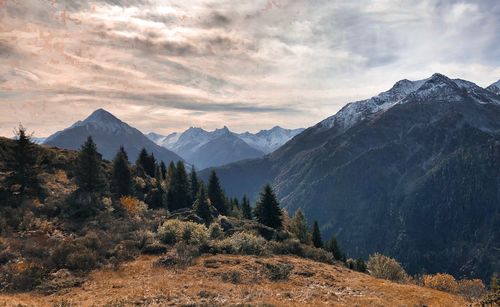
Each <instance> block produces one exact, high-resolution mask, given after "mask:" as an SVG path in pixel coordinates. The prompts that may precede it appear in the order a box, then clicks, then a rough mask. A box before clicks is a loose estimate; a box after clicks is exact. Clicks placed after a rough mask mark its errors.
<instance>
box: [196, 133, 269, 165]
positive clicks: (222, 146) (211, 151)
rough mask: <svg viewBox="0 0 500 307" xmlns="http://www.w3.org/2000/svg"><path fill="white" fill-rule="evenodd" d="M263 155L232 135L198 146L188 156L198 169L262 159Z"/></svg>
mask: <svg viewBox="0 0 500 307" xmlns="http://www.w3.org/2000/svg"><path fill="white" fill-rule="evenodd" d="M263 155H264V153H263V152H262V151H259V150H257V149H255V148H252V147H250V145H248V144H247V143H245V142H244V141H242V140H241V139H240V138H238V137H237V136H235V135H233V134H228V135H223V136H220V137H218V138H216V139H213V140H211V141H209V142H207V143H206V144H204V145H202V146H200V147H199V148H198V149H197V150H196V152H194V153H193V154H192V155H190V156H189V160H188V161H192V162H193V163H194V164H195V165H196V166H197V167H199V168H200V169H204V168H207V167H211V166H220V165H224V164H228V163H231V162H234V161H240V160H245V159H251V158H258V157H262V156H263Z"/></svg>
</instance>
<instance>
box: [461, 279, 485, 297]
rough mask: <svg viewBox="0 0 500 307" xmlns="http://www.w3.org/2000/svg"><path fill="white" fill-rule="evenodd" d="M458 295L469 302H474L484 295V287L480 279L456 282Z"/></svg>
mask: <svg viewBox="0 0 500 307" xmlns="http://www.w3.org/2000/svg"><path fill="white" fill-rule="evenodd" d="M458 293H459V294H460V295H462V296H463V297H465V298H467V299H469V300H475V299H478V298H481V297H482V296H483V295H485V294H486V287H485V286H484V284H483V282H482V281H481V280H480V279H462V280H459V281H458Z"/></svg>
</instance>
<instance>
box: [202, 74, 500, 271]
mask: <svg viewBox="0 0 500 307" xmlns="http://www.w3.org/2000/svg"><path fill="white" fill-rule="evenodd" d="M499 84H500V83H499V82H497V83H495V84H492V85H491V86H489V87H487V88H486V89H483V88H481V87H479V86H477V85H476V84H474V83H472V82H469V81H466V80H461V79H450V78H448V77H446V76H444V75H441V74H434V75H432V76H431V77H430V78H427V79H424V80H419V81H410V80H401V81H399V82H397V83H396V84H394V86H393V87H392V88H391V89H389V90H388V91H386V92H383V93H380V94H379V95H377V96H375V97H372V98H370V99H366V100H362V101H357V102H353V103H350V104H347V105H346V106H345V107H344V108H342V109H341V110H340V111H339V112H337V113H336V114H335V115H333V116H331V117H329V118H327V119H325V120H323V121H321V122H319V123H318V124H316V125H314V126H313V127H310V128H308V129H306V130H305V131H303V132H302V133H300V134H299V135H297V136H295V137H294V138H293V139H291V140H290V141H289V142H287V143H286V144H284V145H283V146H282V147H280V148H279V149H277V150H276V151H274V152H272V153H271V154H269V155H266V156H264V157H262V158H258V159H251V160H245V161H240V162H235V163H232V164H229V165H225V166H222V167H218V168H215V169H216V171H217V174H218V175H219V177H220V180H221V183H222V185H223V186H224V187H225V189H226V193H227V194H228V195H229V196H238V197H241V196H242V195H244V194H247V195H248V196H250V197H251V198H253V199H255V198H256V196H257V195H258V193H259V191H260V189H261V187H262V186H263V185H264V184H266V183H271V184H272V186H273V188H274V189H275V191H276V193H277V195H278V197H279V199H280V201H281V205H282V206H283V207H284V208H286V209H287V210H288V212H289V213H290V214H293V213H294V212H295V210H296V209H298V208H301V209H302V210H303V211H304V213H305V215H306V216H308V217H309V218H310V222H312V220H317V221H318V222H319V224H320V226H321V229H322V232H323V234H324V236H325V239H328V237H329V236H331V235H335V236H337V238H338V240H339V242H340V244H341V246H343V248H344V249H345V250H346V252H347V253H348V254H349V255H352V256H354V257H363V258H366V257H367V256H368V255H369V254H371V253H373V252H377V251H378V252H382V253H384V254H388V255H390V256H393V257H395V258H397V259H398V260H400V261H401V262H402V263H403V264H404V265H405V267H406V268H407V269H408V271H409V272H410V273H423V272H430V273H433V272H443V271H445V272H450V273H452V274H454V275H456V276H473V277H479V278H483V279H486V278H489V276H490V275H491V273H492V272H495V271H496V272H498V271H500V249H499V248H498V247H499V246H500V190H499V186H500V96H499V94H498V86H499ZM210 171H211V169H207V170H205V171H203V172H201V174H200V176H201V177H202V178H203V179H206V178H207V177H208V174H209V172H210Z"/></svg>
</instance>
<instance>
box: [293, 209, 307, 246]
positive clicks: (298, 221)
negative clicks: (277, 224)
mask: <svg viewBox="0 0 500 307" xmlns="http://www.w3.org/2000/svg"><path fill="white" fill-rule="evenodd" d="M290 224H291V225H290V226H291V227H290V228H291V231H292V233H294V234H295V235H296V236H297V239H299V241H300V242H301V243H304V244H306V243H308V242H309V229H308V227H307V221H306V217H305V215H304V213H303V212H302V210H301V209H300V208H299V209H297V211H295V215H294V217H293V219H292V221H291V223H290Z"/></svg>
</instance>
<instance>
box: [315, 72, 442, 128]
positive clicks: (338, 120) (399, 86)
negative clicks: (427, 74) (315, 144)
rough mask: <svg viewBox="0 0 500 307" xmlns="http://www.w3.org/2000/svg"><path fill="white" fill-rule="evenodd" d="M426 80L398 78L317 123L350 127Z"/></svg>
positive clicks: (408, 92) (388, 106)
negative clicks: (388, 85) (366, 97)
mask: <svg viewBox="0 0 500 307" xmlns="http://www.w3.org/2000/svg"><path fill="white" fill-rule="evenodd" d="M433 77H434V76H433ZM427 80H428V79H424V80H417V81H410V80H408V79H403V80H400V81H398V82H396V83H395V84H394V85H393V86H392V88H391V89H390V90H388V91H386V92H382V93H380V94H378V95H377V96H374V97H372V98H370V99H366V100H361V101H356V102H352V103H349V104H347V105H346V106H345V107H343V108H342V109H341V110H340V111H339V112H338V113H337V114H335V115H333V116H330V117H328V118H327V119H325V120H323V121H322V122H320V123H319V125H320V126H322V127H324V128H331V127H333V126H334V125H338V126H340V127H342V128H343V129H347V128H350V127H352V125H354V124H355V123H357V122H358V121H360V120H362V119H364V118H365V117H366V116H368V115H370V114H373V113H376V112H379V111H383V110H387V109H389V108H390V107H392V106H393V105H395V104H396V103H398V102H400V101H401V100H402V99H403V98H405V97H406V96H407V95H408V94H410V93H412V92H414V91H416V90H417V89H419V88H420V87H421V86H422V85H423V84H424V83H425V82H426V81H427Z"/></svg>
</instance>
